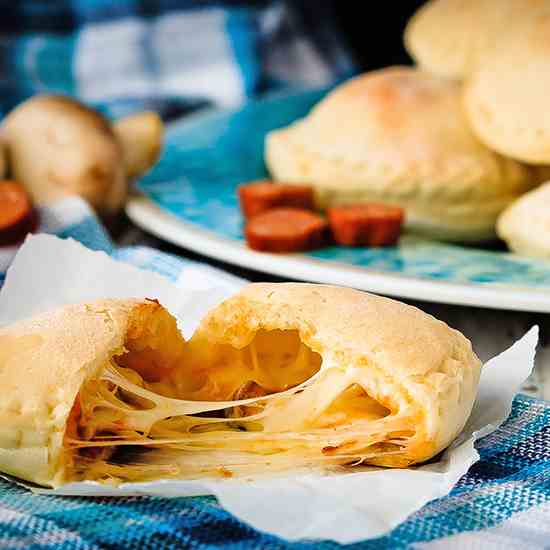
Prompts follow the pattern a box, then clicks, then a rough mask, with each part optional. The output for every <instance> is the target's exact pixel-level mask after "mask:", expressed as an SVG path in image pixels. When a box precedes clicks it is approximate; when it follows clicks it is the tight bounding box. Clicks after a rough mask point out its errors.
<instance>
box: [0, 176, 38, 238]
mask: <svg viewBox="0 0 550 550" xmlns="http://www.w3.org/2000/svg"><path fill="white" fill-rule="evenodd" d="M36 225H37V215H36V212H35V210H34V209H33V207H32V204H31V201H30V199H29V197H28V195H27V193H26V191H25V189H24V188H23V186H21V185H20V184H18V183H16V182H14V181H8V180H4V181H0V246H6V245H11V244H15V243H17V242H19V241H21V240H22V239H23V238H24V237H25V235H26V234H27V233H29V232H30V231H33V230H34V229H35V228H36Z"/></svg>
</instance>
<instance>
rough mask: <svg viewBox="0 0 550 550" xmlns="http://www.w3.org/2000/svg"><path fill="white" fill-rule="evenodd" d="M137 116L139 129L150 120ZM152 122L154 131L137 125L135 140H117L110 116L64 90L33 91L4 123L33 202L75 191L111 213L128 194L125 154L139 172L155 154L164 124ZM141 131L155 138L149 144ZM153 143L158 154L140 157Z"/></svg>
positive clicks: (15, 172)
mask: <svg viewBox="0 0 550 550" xmlns="http://www.w3.org/2000/svg"><path fill="white" fill-rule="evenodd" d="M138 119H139V117H138ZM128 120H130V119H128ZM139 120H141V124H136V123H135V122H134V126H135V127H136V126H137V128H138V129H139V128H140V127H146V128H147V127H148V125H149V124H150V122H148V118H146V119H143V118H141V119H139ZM122 122H123V121H122ZM122 122H121V123H122ZM155 124H156V126H155V127H156V128H157V130H156V132H155V133H151V132H148V131H147V130H146V131H144V130H143V129H141V130H140V131H137V130H136V131H135V132H136V136H138V138H137V139H136V140H132V139H131V138H125V139H124V140H120V141H119V138H118V133H115V131H114V130H113V128H112V127H111V124H110V123H109V121H108V120H107V119H106V118H105V117H103V116H102V115H101V114H100V113H98V112H97V111H94V110H93V109H90V108H88V107H86V106H85V105H83V104H82V103H79V102H78V101H76V100H74V99H71V98H68V97H64V96H55V95H38V96H34V97H33V98H31V99H29V100H27V101H25V102H24V103H22V104H21V105H19V106H18V107H17V108H16V109H14V110H13V111H12V112H11V113H10V114H9V115H8V116H7V117H6V119H5V120H4V123H3V137H4V141H5V143H6V146H7V151H8V157H9V166H10V169H11V175H12V177H13V178H14V179H16V180H17V181H19V182H20V183H22V184H23V185H24V186H25V187H26V188H27V190H28V191H29V193H30V194H31V196H32V198H33V200H34V201H35V203H36V204H47V203H50V202H53V201H55V200H58V199H59V198H61V197H65V196H70V195H75V194H77V195H80V196H82V197H83V198H85V199H86V200H87V201H88V202H89V203H90V204H91V205H92V206H93V207H94V208H95V209H97V210H98V212H100V213H103V214H107V215H109V214H112V213H114V212H116V211H117V210H118V209H119V208H120V207H121V206H122V204H123V203H124V200H125V198H126V194H127V187H128V185H127V180H128V175H129V174H128V173H127V172H126V164H127V162H126V159H132V160H131V167H132V171H131V176H137V175H140V174H141V173H143V171H145V170H147V169H148V168H150V166H151V165H152V164H153V163H154V161H155V160H156V158H157V156H158V151H160V147H161V145H160V141H161V137H162V125H161V123H160V121H158V120H157V119H155ZM159 125H160V129H158V127H159ZM144 135H148V136H150V139H154V140H156V141H155V143H154V144H152V145H151V144H150V145H149V149H148V148H147V147H145V146H144V145H143V142H144V141H145V140H144V138H143V137H142V136H144ZM134 143H136V144H137V145H136V146H135V150H134V145H133V144H134ZM152 149H155V150H156V151H157V153H156V155H152V154H148V156H147V158H146V159H141V157H140V154H141V152H142V151H143V152H144V154H146V153H148V151H150V150H152Z"/></svg>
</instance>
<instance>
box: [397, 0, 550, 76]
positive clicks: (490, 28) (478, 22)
mask: <svg viewBox="0 0 550 550" xmlns="http://www.w3.org/2000/svg"><path fill="white" fill-rule="evenodd" d="M549 5H550V2H549V1H548V0H431V1H429V2H426V3H425V4H424V5H423V6H422V7H421V8H420V9H419V10H418V11H417V12H416V13H415V14H414V15H413V17H412V18H411V19H410V21H409V23H408V24H407V27H406V29H405V35H404V42H405V47H406V48H407V51H408V52H409V54H410V55H411V57H412V58H413V59H414V60H415V61H416V63H417V64H418V65H420V66H421V67H422V68H423V69H426V70H427V71H429V72H431V73H434V74H437V75H440V76H444V77H447V78H454V79H463V78H465V77H467V76H468V74H469V73H470V71H471V70H472V68H474V67H475V66H476V65H477V64H478V63H481V62H483V61H484V58H485V55H486V54H487V52H488V51H490V50H491V49H492V48H493V47H494V46H495V45H496V44H498V43H499V42H501V43H502V44H503V45H504V46H505V47H508V46H509V45H510V42H511V41H510V39H509V36H508V31H509V29H511V28H513V27H514V26H515V25H516V24H517V22H518V21H521V20H523V19H526V18H528V17H530V15H531V14H532V13H533V12H536V11H537V10H539V9H541V8H544V7H548V6H549Z"/></svg>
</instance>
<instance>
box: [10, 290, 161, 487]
mask: <svg viewBox="0 0 550 550" xmlns="http://www.w3.org/2000/svg"><path fill="white" fill-rule="evenodd" d="M159 308H161V306H160V305H159V304H158V303H156V302H152V301H141V300H104V301H99V302H94V303H91V304H81V305H74V306H68V307H65V308H61V309H58V310H55V311H53V312H48V313H45V314H42V315H39V316H37V317H33V318H31V319H28V320H24V321H20V322H18V323H15V324H14V325H11V326H9V327H6V328H3V329H1V330H0V386H1V387H2V388H3V391H2V396H1V398H0V424H1V426H2V428H1V429H0V469H1V470H2V471H4V472H6V473H9V474H12V475H15V476H19V477H21V478H23V479H27V480H29V481H33V482H35V483H39V484H43V485H52V484H53V485H58V484H59V483H61V482H62V481H63V476H64V471H63V464H62V462H61V451H62V443H63V435H64V432H65V426H66V422H67V418H68V415H69V413H70V410H71V408H72V406H73V403H74V401H75V398H76V395H77V393H78V391H79V389H80V387H81V385H82V384H83V382H84V381H85V380H86V379H88V378H90V377H91V376H93V375H94V374H96V373H97V372H98V371H99V370H100V369H102V368H103V367H104V366H105V364H106V362H107V361H108V360H109V359H110V358H111V357H112V356H113V355H115V354H117V353H120V352H121V351H122V349H123V347H124V344H125V340H126V334H127V333H128V332H129V333H130V334H131V333H132V332H133V331H134V330H135V329H134V327H135V326H136V325H139V326H140V327H141V326H143V325H147V321H148V318H150V317H151V316H152V315H153V314H154V312H155V311H157V310H159ZM167 315H168V314H167Z"/></svg>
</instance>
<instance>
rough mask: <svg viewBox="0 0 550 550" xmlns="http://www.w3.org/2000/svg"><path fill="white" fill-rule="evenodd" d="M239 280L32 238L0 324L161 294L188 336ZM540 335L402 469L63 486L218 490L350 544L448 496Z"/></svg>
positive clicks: (287, 534) (285, 524) (247, 513)
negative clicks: (444, 439) (143, 266)
mask: <svg viewBox="0 0 550 550" xmlns="http://www.w3.org/2000/svg"><path fill="white" fill-rule="evenodd" d="M242 284H243V282H241V281H240V280H238V279H236V278H232V277H228V276H226V275H224V274H220V273H217V272H216V270H213V269H212V268H208V267H206V266H205V267H204V268H203V267H201V266H192V267H190V268H188V269H186V270H184V272H183V274H182V276H181V277H180V279H179V280H178V281H177V282H176V283H175V284H174V283H171V282H169V281H168V280H166V279H164V278H163V277H162V276H160V275H158V274H155V273H151V272H148V271H143V270H140V269H137V268H135V267H133V266H130V265H127V264H123V263H120V262H116V261H114V260H112V259H111V258H109V257H108V256H107V255H105V254H103V253H101V252H92V251H90V250H87V249H86V248H84V247H83V246H81V245H80V244H78V243H76V242H75V241H71V240H68V241H66V240H61V239H58V238H56V237H53V236H49V235H36V236H31V237H29V238H28V239H27V240H26V242H25V243H24V245H23V246H22V247H21V249H20V251H19V253H18V254H17V256H16V258H15V261H14V263H13V264H12V266H11V268H10V269H9V271H8V275H7V279H6V283H5V285H4V288H3V289H2V292H1V293H0V325H3V324H7V323H11V322H13V321H15V320H17V319H22V318H25V317H28V316H30V315H33V314H36V313H38V312H42V311H45V310H48V309H51V308H54V307H57V306H59V305H63V304H68V303H76V302H82V301H89V300H93V299H99V298H124V297H140V298H143V297H148V298H157V299H158V300H159V301H160V302H161V303H162V304H163V305H164V306H165V307H166V308H167V309H168V310H169V311H170V312H171V313H172V314H173V315H174V316H175V317H176V318H177V319H178V325H179V326H180V328H181V329H182V331H183V333H184V335H185V336H186V337H187V338H188V337H189V336H191V334H192V331H193V330H194V328H195V327H196V326H197V323H198V322H199V321H200V319H201V317H202V316H203V315H204V313H205V312H206V311H207V310H208V309H210V308H211V307H213V306H214V305H216V304H217V303H219V302H220V301H221V300H223V299H224V298H226V297H228V296H229V295H231V294H232V293H234V292H236V291H237V290H238V289H239V287H240V286H241V285H242ZM537 341H538V328H537V327H533V328H532V329H531V330H530V331H529V332H528V333H527V334H526V335H525V336H524V337H523V338H522V339H521V340H519V341H518V342H516V343H515V344H514V345H513V346H512V347H511V348H509V349H508V350H507V351H505V352H503V353H502V354H500V355H499V356H498V357H495V358H493V359H492V360H491V361H489V362H488V363H487V364H486V365H485V366H484V368H483V371H482V375H481V382H480V388H479V394H478V399H477V401H476V404H475V406H474V410H473V412H472V415H471V417H470V419H469V421H468V424H467V426H466V428H465V429H464V431H463V433H462V434H461V435H460V436H459V438H458V439H457V440H456V441H455V442H454V443H453V445H451V447H450V448H449V449H448V450H447V451H446V452H445V453H444V454H443V455H442V457H441V458H440V460H439V461H438V462H435V463H432V464H429V465H425V466H421V467H418V468H411V469H406V470H388V469H377V468H370V469H369V468H365V469H362V470H360V471H352V472H349V473H345V474H330V475H326V474H321V473H303V472H302V473H294V474H289V475H287V476H283V477H281V476H277V477H272V478H263V479H256V480H253V481H250V480H238V479H229V480H207V481H200V482H199V481H173V480H164V481H158V482H148V483H128V484H123V485H121V486H119V487H110V486H103V485H100V484H97V483H92V482H87V483H73V484H70V485H66V486H64V487H61V488H60V489H57V490H55V491H50V490H44V489H36V488H34V489H32V490H34V491H36V492H41V493H48V494H57V495H90V496H91V495H115V496H116V495H120V496H122V495H156V496H166V497H176V496H192V495H200V494H213V495H215V496H216V497H217V498H218V499H219V501H220V503H221V504H222V506H223V507H224V508H226V509H227V510H228V511H229V512H231V513H232V514H234V515H235V516H237V517H238V518H240V519H241V520H243V521H245V522H247V523H248V524H250V525H252V526H253V527H255V528H257V529H260V530H262V531H266V532H268V533H272V534H274V535H278V536H281V537H284V538H286V539H290V540H297V539H302V538H313V539H332V540H334V541H337V542H340V543H351V542H355V541H359V540H363V539H367V538H372V537H378V536H381V535H383V534H385V533H386V532H388V531H390V530H391V529H392V528H394V527H395V526H397V525H398V524H399V523H401V522H402V521H404V520H405V519H406V518H407V516H409V515H410V514H412V513H413V512H414V511H416V510H418V509H419V508H421V507H422V506H423V505H424V504H426V503H427V502H429V501H430V500H433V499H435V498H438V497H441V496H444V495H446V494H447V493H448V492H449V491H450V490H451V489H452V487H453V486H454V485H455V484H456V482H457V481H458V479H459V478H460V477H461V476H462V475H463V474H464V473H466V472H467V470H468V468H469V467H470V466H471V465H472V464H473V463H474V462H476V461H477V460H478V458H479V455H478V453H477V451H476V450H475V448H474V441H475V440H476V439H477V438H480V437H483V436H485V435H487V434H489V433H490V432H492V431H493V430H495V429H496V428H497V427H498V426H499V425H500V424H501V423H502V422H503V421H504V420H505V419H506V417H507V416H508V414H509V412H510V409H511V403H512V399H513V396H514V395H515V394H516V392H517V391H518V390H519V388H520V386H521V384H522V383H523V382H524V380H525V379H526V378H527V377H528V376H529V374H530V372H531V370H532V368H533V361H534V355H535V348H536V345H537Z"/></svg>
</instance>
